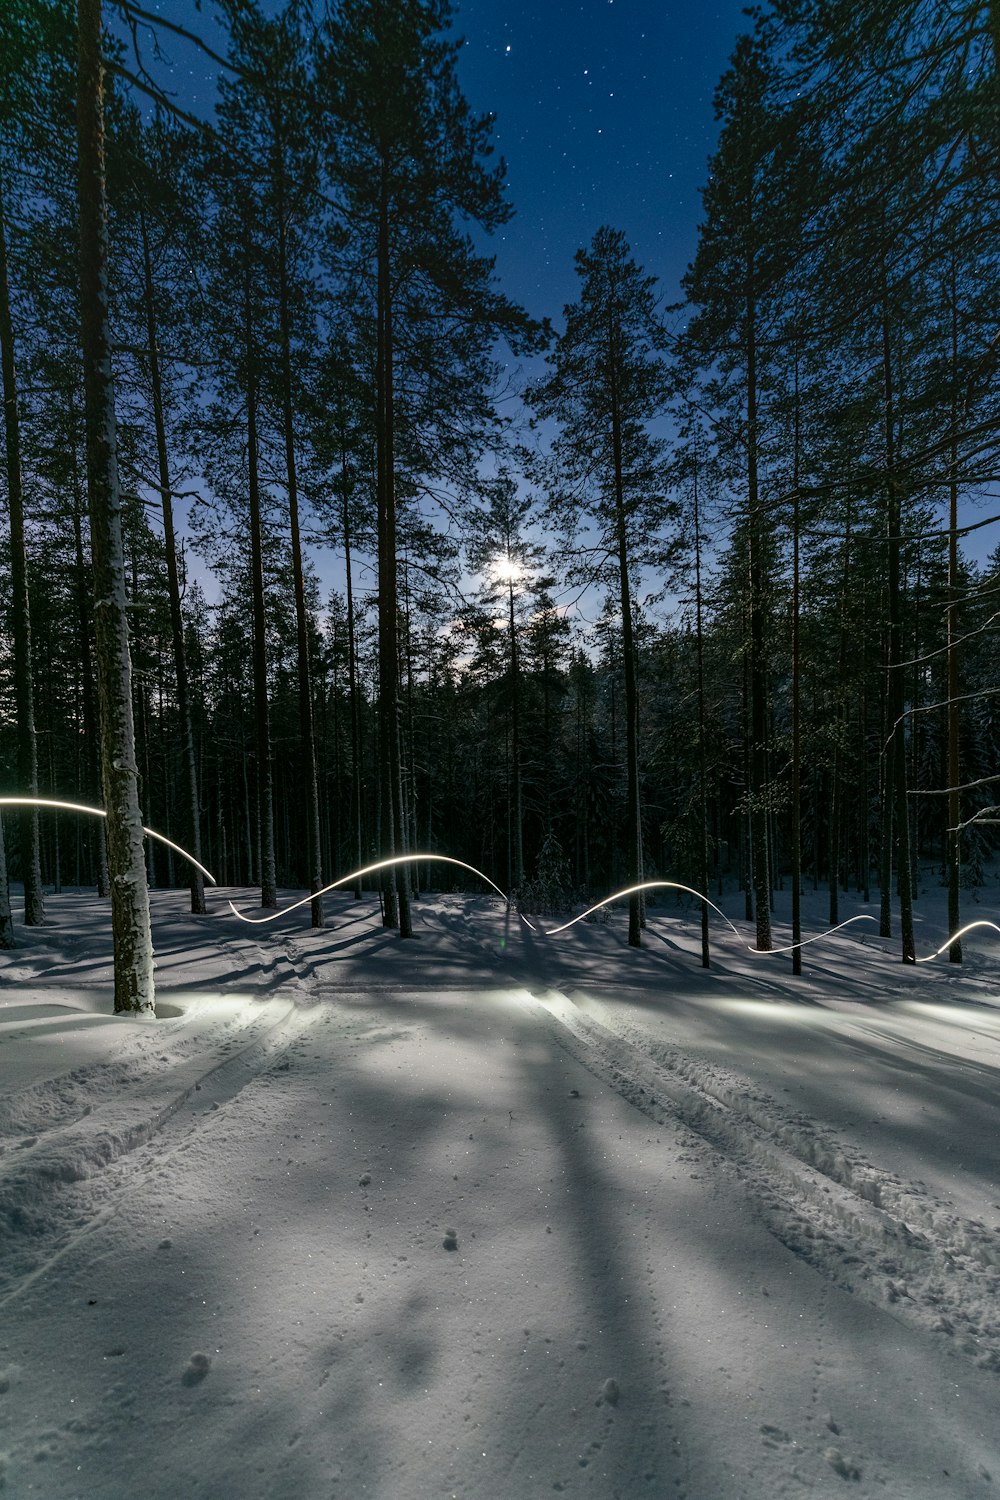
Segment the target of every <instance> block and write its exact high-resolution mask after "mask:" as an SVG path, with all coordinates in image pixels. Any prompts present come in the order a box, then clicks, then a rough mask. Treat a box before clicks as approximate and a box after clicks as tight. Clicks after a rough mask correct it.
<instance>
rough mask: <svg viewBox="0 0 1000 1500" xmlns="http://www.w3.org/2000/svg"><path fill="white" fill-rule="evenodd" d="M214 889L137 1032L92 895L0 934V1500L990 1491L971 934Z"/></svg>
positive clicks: (690, 1498)
mask: <svg viewBox="0 0 1000 1500" xmlns="http://www.w3.org/2000/svg"><path fill="white" fill-rule="evenodd" d="M243 894H244V895H245V898H246V902H247V909H248V910H249V909H250V904H251V902H252V893H249V892H248V893H243ZM210 899H211V901H212V905H213V912H212V915H210V916H209V917H207V918H201V919H196V918H192V917H191V916H190V915H189V914H186V911H185V906H186V898H185V896H184V894H183V893H154V894H153V911H154V923H155V927H154V936H155V941H156V947H157V962H158V996H159V1006H160V1018H159V1019H158V1020H157V1021H156V1022H127V1021H120V1020H115V1019H114V1018H113V1016H111V1015H110V1014H109V1011H110V1006H111V1000H110V993H111V989H110V934H109V926H110V924H109V917H108V911H107V907H106V905H102V904H101V903H99V902H98V901H97V899H96V898H95V897H94V896H93V895H91V894H89V893H88V894H73V893H67V894H63V895H60V896H57V897H52V896H50V897H49V899H48V906H47V911H48V916H49V922H50V925H48V926H46V927H45V928H44V929H42V930H36V931H28V932H25V931H24V929H23V928H20V927H19V929H18V939H19V942H20V944H21V946H20V947H19V948H18V949H17V950H16V951H15V952H13V953H10V954H0V1236H2V1238H0V1489H4V1494H5V1496H6V1495H11V1496H15V1497H18V1500H20V1497H22V1496H40V1497H44V1500H68V1497H80V1500H145V1497H150V1500H160V1497H162V1500H181V1497H183V1500H197V1497H201V1500H360V1497H376V1500H411V1497H418V1496H420V1497H423V1496H428V1497H449V1496H451V1497H462V1500H521V1497H534V1496H547V1495H552V1494H562V1495H565V1496H567V1497H572V1496H592V1497H601V1500H612V1497H621V1500H631V1497H647V1496H648V1497H650V1500H664V1497H678V1500H680V1497H687V1500H716V1497H719V1500H771V1497H774V1496H785V1495H787V1496H799V1495H804V1494H819V1495H842V1494H843V1495H857V1496H888V1497H892V1500H896V1497H899V1500H903V1497H910V1496H913V1497H916V1496H920V1497H927V1500H940V1497H949V1496H990V1495H1000V1107H998V1096H997V1083H998V1079H1000V981H998V979H997V974H998V957H1000V946H998V944H997V940H996V938H995V937H994V936H992V935H990V934H988V933H987V934H983V935H982V936H980V935H978V934H974V935H973V936H972V937H970V938H969V939H968V940H967V945H966V946H967V959H968V961H967V963H966V964H965V965H964V966H963V967H962V969H961V970H956V969H955V968H954V967H952V966H949V965H948V964H947V962H946V961H945V960H943V959H942V960H939V961H938V962H937V963H936V964H933V965H927V966H925V967H920V968H918V969H916V970H913V969H909V970H904V969H903V967H902V965H901V964H900V963H899V962H898V958H897V957H896V945H895V944H893V945H891V948H892V951H891V952H890V953H887V952H886V951H884V949H885V948H886V947H887V946H890V945H887V944H883V943H882V942H881V941H880V940H879V939H877V938H875V937H873V936H872V935H871V934H872V933H873V932H874V931H875V928H874V927H872V928H870V929H869V930H868V935H867V936H865V937H864V938H862V937H861V936H860V934H861V933H862V932H864V929H862V928H853V929H851V930H850V931H849V932H848V933H846V934H840V935H838V936H836V937H835V938H833V939H831V940H830V941H829V942H827V943H824V944H822V945H816V946H814V947H811V948H808V949H806V950H805V955H804V967H805V974H804V976H803V979H802V980H801V981H793V980H792V978H791V975H790V964H789V961H788V959H787V958H784V957H774V958H768V959H764V958H755V957H753V956H752V955H750V954H749V953H748V952H747V951H746V950H745V949H741V948H740V946H739V944H738V943H737V942H736V941H735V940H734V939H733V938H732V937H731V935H730V936H729V937H728V938H727V937H725V936H724V934H723V930H722V928H721V925H714V926H713V935H714V937H715V939H716V941H715V944H714V949H713V968H712V970H711V971H710V972H709V973H707V974H706V973H704V972H703V971H702V970H701V969H700V968H699V966H698V958H697V953H698V934H697V925H696V921H695V920H694V919H693V917H692V916H691V915H689V914H685V913H682V912H680V911H679V910H678V909H677V908H675V907H673V906H671V905H661V906H659V907H657V908H653V909H651V910H650V914H649V916H650V923H649V927H648V930H647V934H646V945H645V947H644V948H643V949H642V950H641V951H640V952H638V953H637V952H634V951H630V950H629V949H628V947H627V944H626V941H625V937H626V922H625V916H624V913H617V914H616V915H615V916H614V917H613V918H612V920H611V921H610V923H608V924H607V925H604V924H600V923H594V924H590V923H586V924H580V925H579V926H577V927H575V928H573V929H572V930H571V931H570V932H568V933H566V934H565V935H564V936H562V937H559V938H546V937H544V936H541V935H538V934H534V933H531V932H530V931H528V930H527V929H526V928H524V927H523V926H522V925H521V924H520V923H519V922H518V921H517V919H516V917H512V916H509V915H508V914H507V913H506V912H505V911H504V909H503V904H502V903H501V902H499V901H495V900H492V899H487V898H485V897H476V898H472V897H464V896H460V895H451V896H442V897H435V898H427V899H425V900H423V901H421V902H420V903H419V905H418V907H417V908H416V913H417V918H416V921H417V932H418V935H417V937H416V939H415V940H414V941H413V942H411V943H405V944H404V943H401V942H400V941H399V939H398V938H396V937H394V936H392V935H387V934H385V933H383V931H382V929H381V927H380V926H379V923H378V910H377V906H375V905H374V903H373V901H372V900H371V899H370V898H369V899H368V900H366V901H365V902H364V903H362V904H361V905H355V904H354V903H353V902H352V901H351V900H350V899H349V898H347V897H346V896H338V897H336V898H328V912H329V922H330V925H329V927H328V929H327V930H326V931H324V932H320V933H313V932H311V931H310V930H309V929H308V926H307V925H306V924H307V922H308V913H307V912H298V913H296V914H294V915H293V916H292V917H290V918H288V920H287V923H286V924H284V925H282V924H278V926H277V927H275V926H272V927H258V928H253V927H248V926H246V925H244V924H242V923H240V922H238V921H237V920H236V919H235V918H234V917H233V916H232V915H231V914H230V913H229V911H228V908H227V907H226V905H225V902H224V900H223V898H222V896H221V895H219V894H218V893H213V894H212V895H211V898H210ZM781 899H782V898H780V897H779V902H780V901H781ZM816 899H817V900H818V898H816ZM784 900H785V902H786V903H787V896H786V897H785V898H784ZM940 907H941V901H940V893H936V892H932V894H931V897H930V903H929V906H928V910H932V911H936V912H937V913H938V917H937V919H935V917H934V916H933V915H925V916H924V917H923V919H922V920H921V922H920V925H919V928H918V941H919V944H920V947H921V951H928V950H929V949H930V948H932V947H933V946H936V944H937V943H938V942H940V941H941V939H942V937H943V936H944V932H943V929H942V927H941V923H940ZM735 909H736V908H735V907H734V911H735ZM851 909H852V910H853V909H854V908H851ZM846 914H849V912H848V913H846ZM971 914H972V915H976V914H981V915H986V916H994V915H995V904H994V905H992V906H983V907H981V908H980V910H979V912H978V913H977V912H975V911H973V912H972V913H971ZM785 915H787V912H786V911H783V908H782V907H781V906H780V905H779V910H778V918H779V922H780V921H781V920H782V918H783V916H785ZM809 916H810V918H811V920H812V921H813V927H814V930H815V929H818V928H819V927H821V926H822V925H823V924H822V921H821V916H820V908H819V907H817V908H816V909H815V911H811V912H809ZM748 936H749V934H748ZM4 1487H5V1488H4Z"/></svg>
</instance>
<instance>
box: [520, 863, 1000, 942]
mask: <svg viewBox="0 0 1000 1500" xmlns="http://www.w3.org/2000/svg"><path fill="white" fill-rule="evenodd" d="M660 890H668V891H686V892H687V893H688V895H689V896H696V897H697V899H698V900H699V901H704V903H705V905H706V906H710V907H711V908H712V910H713V911H715V912H718V914H719V916H720V917H721V918H722V920H723V921H724V922H725V924H726V926H727V927H728V928H729V930H730V932H732V933H733V935H734V936H735V937H736V938H737V939H738V940H739V942H740V943H742V945H743V947H744V948H745V949H746V950H747V952H748V953H754V954H756V955H757V956H758V957H759V958H767V957H768V956H769V955H770V954H772V953H792V952H793V951H794V950H795V949H796V948H805V947H806V946H807V944H809V943H818V942H820V941H822V939H823V938H827V937H831V936H832V935H833V933H835V932H839V931H840V929H841V928H842V927H850V925H851V923H852V922H874V921H875V918H874V917H871V916H869V915H868V914H867V912H866V913H865V914H864V915H863V916H859V917H848V918H847V920H846V921H845V922H838V923H837V925H836V927H828V928H827V930H826V932H817V933H816V934H815V935H814V936H813V937H809V938H802V939H801V940H800V941H799V942H797V943H788V944H787V945H786V946H785V947H783V948H755V947H754V946H753V944H752V943H748V942H747V941H746V939H745V938H744V936H743V934H742V933H741V932H740V930H739V928H738V927H737V926H735V924H734V923H733V922H731V921H730V920H729V918H728V917H727V916H726V914H725V912H724V911H723V910H722V908H721V906H716V904H715V902H714V901H712V900H710V898H709V897H708V896H703V895H702V893H701V891H696V890H695V889H694V886H691V885H682V884H681V882H680V881H679V880H644V881H643V882H642V883H641V884H640V885H628V886H626V887H625V889H624V890H621V891H615V893H614V895H612V896H605V898H604V900H603V901H597V902H595V903H594V905H593V906H588V907H587V910H586V911H582V912H581V913H580V915H579V916H578V917H572V918H571V919H570V920H569V921H568V922H564V923H563V924H562V926H561V927H549V928H542V929H541V930H542V931H543V932H544V933H545V935H546V937H555V936H556V934H557V933H560V932H566V931H567V930H568V929H569V928H570V927H575V926H576V924H577V922H582V921H584V920H585V918H587V917H589V916H590V914H591V912H595V911H600V909H601V907H602V906H608V905H610V903H611V902H612V901H621V900H622V899H623V898H624V897H625V896H634V895H636V894H637V893H638V892H639V891H660ZM998 931H1000V929H998ZM932 956H936V955H932ZM924 962H926V960H924Z"/></svg>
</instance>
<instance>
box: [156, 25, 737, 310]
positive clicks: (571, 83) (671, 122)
mask: <svg viewBox="0 0 1000 1500" xmlns="http://www.w3.org/2000/svg"><path fill="white" fill-rule="evenodd" d="M280 3H281V0H264V5H265V9H267V10H277V9H278V8H279V5H280ZM743 3H744V0H719V3H716V4H714V5H711V6H709V7H706V8H702V7H700V6H695V5H692V4H690V3H685V0H458V5H457V11H458V14H457V22H456V26H455V33H456V34H457V35H459V36H463V37H464V38H465V39H466V46H465V49H464V52H463V55H462V60H461V78H462V84H463V87H464V89H465V93H466V95H467V97H468V99H469V102H470V104H471V105H472V107H473V108H474V109H475V110H477V111H486V110H492V111H493V112H494V114H495V115H496V116H497V144H498V147H499V149H500V151H501V152H502V153H503V155H504V157H505V158H506V161H507V167H508V184H509V195H510V199H511V202H512V203H513V205H514V208H515V210H516V217H515V218H514V220H513V221H512V223H511V224H509V225H508V226H507V227H506V228H505V229H504V230H503V232H502V234H501V235H500V236H498V237H497V238H496V239H495V240H494V241H493V243H492V248H493V250H494V251H495V253H496V256H497V269H498V272H499V274H500V277H501V281H502V283H503V287H504V290H505V291H506V292H507V293H508V295H509V296H512V297H514V298H516V299H517V300H518V301H521V302H523V303H524V304H525V305H526V306H527V307H528V310H529V311H530V312H532V313H534V314H535V315H536V316H539V317H541V316H543V315H546V314H547V315H548V316H550V317H552V318H558V316H559V314H560V313H561V311H562V306H563V303H564V302H566V301H567V300H571V299H574V298H575V295H576V292H575V280H576V278H575V275H574V272H573V255H574V253H575V252H576V250H578V249H579V248H580V247H581V246H583V245H585V244H587V243H588V242H589V241H590V239H591V238H592V237H593V234H594V231H595V230H596V229H597V228H598V227H599V226H600V225H601V224H611V225H613V226H614V227H615V228H616V229H621V230H622V231H623V232H624V233H625V235H626V236H627V238H628V239H629V241H630V243H631V244H632V247H633V250H634V252H635V254H636V258H637V259H638V260H639V261H640V262H641V263H642V264H643V265H644V266H645V268H646V270H647V271H649V272H651V273H652V274H654V275H656V276H657V277H659V278H660V280H661V281H662V283H663V292H664V294H665V296H666V298H667V299H668V300H669V301H675V300H677V298H678V297H679V296H680V277H681V276H682V275H683V272H684V269H685V267H686V265H687V263H688V261H689V260H690V259H691V256H692V255H693V253H694V246H695V234H696V229H697V224H698V217H699V212H700V198H699V188H700V186H701V184H702V182H703V181H704V179H705V175H706V162H707V159H708V156H709V154H710V152H711V151H712V149H713V146H714V143H715V137H716V127H715V121H714V117H713V111H712V94H713V91H714V89H715V85H716V83H717V82H718V79H719V75H720V74H721V72H722V70H723V69H724V68H725V66H726V63H727V61H728V58H729V54H730V53H731V51H732V49H733V45H734V43H735V40H736V37H737V35H738V33H739V32H740V31H741V30H742V29H744V27H745V25H746V24H747V23H746V20H745V17H744V15H743V9H742V6H743ZM150 8H151V9H155V10H158V11H159V12H160V13H161V14H162V15H163V16H164V17H165V18H167V19H169V20H172V21H176V22H179V23H181V24H182V25H184V26H187V27H189V28H190V29H191V30H192V31H195V32H197V33H198V34H199V35H200V36H202V37H203V38H204V39H205V40H206V41H207V42H208V43H209V44H210V45H211V46H213V47H215V48H216V49H221V50H224V48H225V41H224V33H223V31H222V30H221V27H220V25H219V22H218V20H217V18H216V15H215V12H214V7H213V6H212V3H211V0H203V4H202V6H201V9H200V10H199V9H196V4H195V0H152V4H151V6H150ZM160 44H161V47H162V49H163V51H164V53H165V54H166V57H167V58H168V59H169V60H170V61H171V62H172V63H173V67H172V68H170V69H169V70H168V69H167V68H166V67H165V66H164V65H163V64H159V65H156V66H154V67H153V71H154V73H155V74H156V76H157V77H158V78H160V79H166V77H167V75H168V72H169V76H170V85H169V86H170V87H172V88H173V89H174V91H175V94H176V97H177V101H178V103H179V104H181V105H182V106H184V107H187V108H190V109H192V110H193V111H194V112H196V113H202V112H204V111H205V110H206V109H208V108H209V107H210V101H211V99H212V96H213V92H214V90H213V86H212V80H213V78H214V75H215V73H216V71H217V69H216V68H215V66H214V64H212V63H210V62H209V61H208V60H207V59H206V58H205V57H204V56H203V55H199V54H198V53H196V52H195V51H194V49H192V48H190V47H188V46H186V45H185V44H184V43H183V42H181V41H178V40H177V39H176V38H172V37H170V36H168V35H167V34H165V33H161V35H160ZM147 57H148V53H147Z"/></svg>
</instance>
